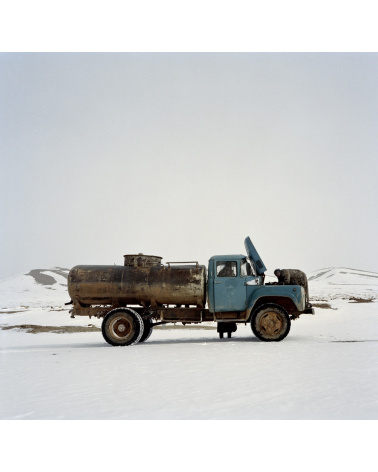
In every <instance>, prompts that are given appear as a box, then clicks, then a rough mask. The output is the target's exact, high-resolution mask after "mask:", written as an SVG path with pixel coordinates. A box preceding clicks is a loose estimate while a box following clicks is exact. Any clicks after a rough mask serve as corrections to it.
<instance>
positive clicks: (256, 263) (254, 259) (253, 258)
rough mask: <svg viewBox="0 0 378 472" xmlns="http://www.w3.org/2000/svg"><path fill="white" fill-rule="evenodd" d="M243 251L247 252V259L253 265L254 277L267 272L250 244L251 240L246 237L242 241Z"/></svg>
mask: <svg viewBox="0 0 378 472" xmlns="http://www.w3.org/2000/svg"><path fill="white" fill-rule="evenodd" d="M244 246H245V250H246V251H247V255H248V259H249V261H250V263H251V264H252V265H253V267H254V269H255V271H256V275H263V274H264V272H265V271H266V270H267V269H266V267H265V265H264V263H263V261H262V260H261V257H260V256H259V253H258V252H257V251H256V249H255V246H254V245H253V244H252V241H251V238H250V237H249V236H247V237H246V238H245V240H244Z"/></svg>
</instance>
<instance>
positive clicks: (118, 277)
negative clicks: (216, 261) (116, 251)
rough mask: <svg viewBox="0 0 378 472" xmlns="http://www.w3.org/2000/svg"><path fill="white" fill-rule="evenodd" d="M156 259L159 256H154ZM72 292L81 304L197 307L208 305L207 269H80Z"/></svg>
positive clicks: (75, 271) (75, 272)
mask: <svg viewBox="0 0 378 472" xmlns="http://www.w3.org/2000/svg"><path fill="white" fill-rule="evenodd" d="M154 257H156V256H154ZM68 292H69V295H70V297H71V299H72V301H73V302H74V304H77V303H79V304H81V305H84V306H85V305H112V306H125V305H143V306H146V307H148V306H152V307H159V306H160V305H195V306H198V307H201V308H203V307H204V306H205V303H206V268H205V266H201V265H197V266H191V265H187V266H175V267H167V266H163V265H156V266H152V267H139V266H137V267H135V266H76V267H74V268H73V269H71V271H70V272H69V274H68Z"/></svg>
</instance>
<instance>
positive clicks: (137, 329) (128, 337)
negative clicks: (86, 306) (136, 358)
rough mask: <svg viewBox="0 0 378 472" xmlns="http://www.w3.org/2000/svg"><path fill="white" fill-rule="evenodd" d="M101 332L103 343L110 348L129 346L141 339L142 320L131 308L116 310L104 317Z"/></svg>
mask: <svg viewBox="0 0 378 472" xmlns="http://www.w3.org/2000/svg"><path fill="white" fill-rule="evenodd" d="M101 330H102V335H103V336H104V339H105V341H106V342H107V343H109V344H111V345H112V346H131V345H132V344H136V343H137V342H139V340H140V338H141V337H142V334H143V320H142V317H141V316H140V315H139V314H138V313H137V312H136V311H134V310H132V309H131V308H116V309H115V310H112V311H110V312H109V313H108V314H107V315H106V316H105V318H104V321H103V322H102V326H101Z"/></svg>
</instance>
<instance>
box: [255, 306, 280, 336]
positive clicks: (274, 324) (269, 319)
mask: <svg viewBox="0 0 378 472" xmlns="http://www.w3.org/2000/svg"><path fill="white" fill-rule="evenodd" d="M282 325H283V320H282V318H281V316H280V315H279V314H278V313H275V312H274V311H272V312H268V313H266V314H265V315H264V316H263V317H262V318H261V321H260V329H261V330H262V331H264V332H265V333H266V334H269V335H273V334H276V333H278V332H279V331H280V330H281V329H282Z"/></svg>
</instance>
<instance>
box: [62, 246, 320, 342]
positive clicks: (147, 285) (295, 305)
mask: <svg viewBox="0 0 378 472" xmlns="http://www.w3.org/2000/svg"><path fill="white" fill-rule="evenodd" d="M244 244H245V249H246V252H247V255H242V254H232V255H223V256H213V257H211V258H210V259H209V264H208V268H207V270H206V267H205V266H203V265H199V264H198V262H167V263H166V264H162V258H161V257H158V256H147V255H144V254H135V255H125V256H124V265H123V266H117V265H106V266H104V265H99V266H96V265H78V266H75V267H73V268H72V269H71V271H70V272H69V274H68V293H69V295H70V297H71V301H70V302H69V303H67V304H66V305H72V308H71V310H70V314H71V317H72V318H74V317H76V316H89V317H92V316H94V317H97V318H103V321H102V334H103V336H104V339H105V340H106V341H107V342H108V343H109V344H111V345H113V346H131V345H133V344H136V343H140V342H144V341H146V340H147V339H148V338H149V337H150V335H151V333H152V331H153V328H154V326H157V325H162V324H167V323H182V324H184V325H185V324H190V323H209V322H215V323H217V331H218V333H219V336H220V338H223V335H224V333H227V335H228V337H231V333H233V332H235V331H236V329H237V324H238V323H250V325H251V329H252V332H253V334H254V335H255V336H256V337H257V338H259V339H260V340H262V341H281V340H282V339H284V338H285V337H286V336H287V335H288V333H289V331H290V324H291V319H293V318H294V319H295V318H297V317H298V316H299V315H301V314H303V313H311V314H313V313H314V309H313V308H309V307H306V305H305V293H304V289H303V287H301V286H299V285H277V284H269V283H265V271H266V267H265V265H264V264H263V262H262V260H261V258H260V256H259V254H258V253H257V251H256V249H255V247H254V246H253V244H252V241H251V240H250V238H249V237H247V238H246V239H245V242H244Z"/></svg>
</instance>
